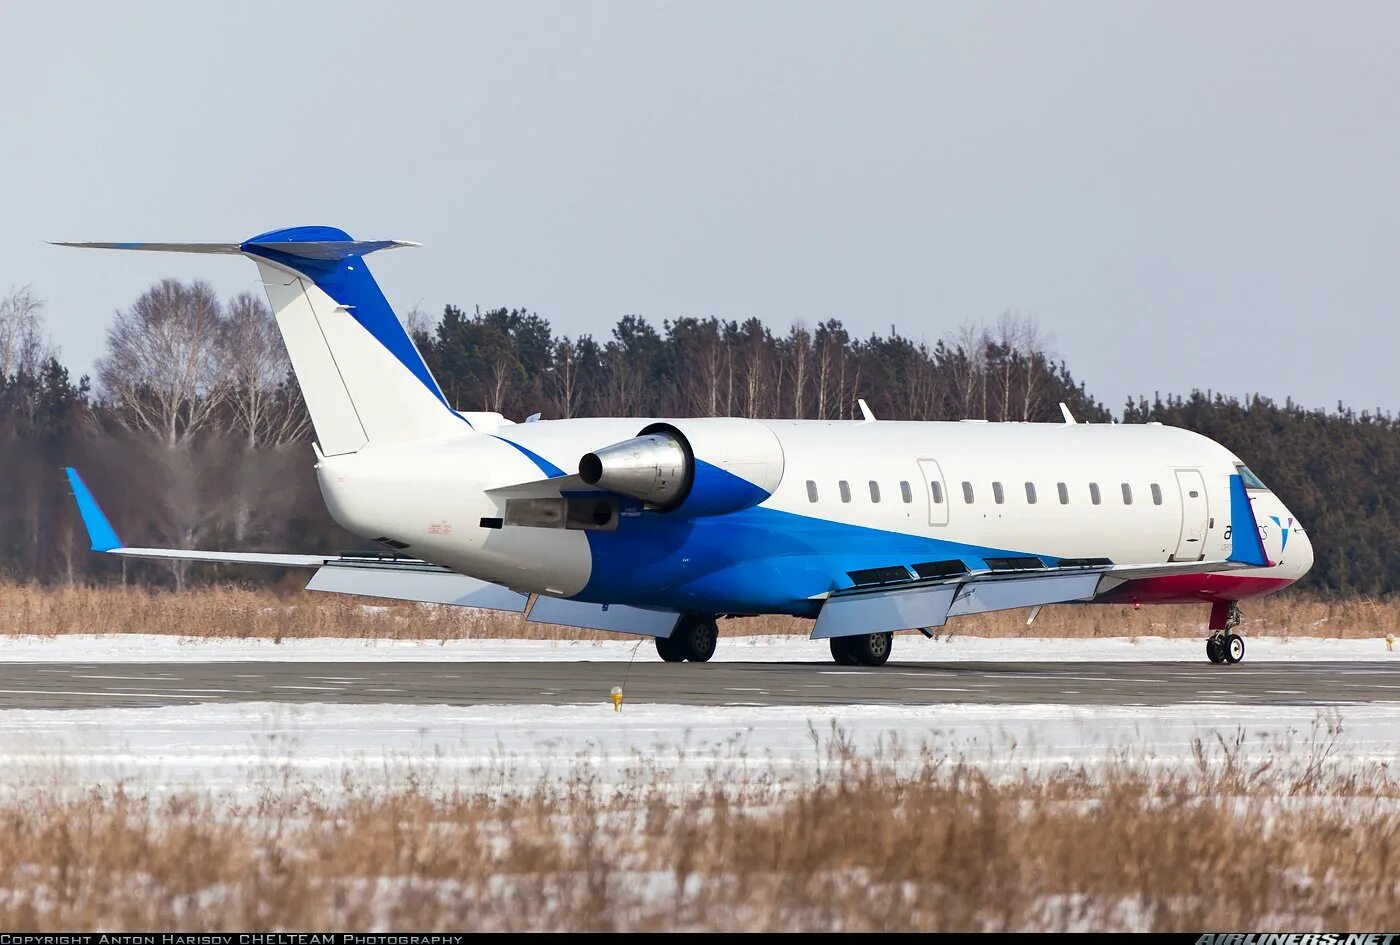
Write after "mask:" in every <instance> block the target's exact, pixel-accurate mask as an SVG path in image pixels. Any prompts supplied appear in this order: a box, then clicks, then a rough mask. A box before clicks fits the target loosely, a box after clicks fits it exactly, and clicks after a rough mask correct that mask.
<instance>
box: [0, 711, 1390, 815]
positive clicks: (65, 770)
mask: <svg viewBox="0 0 1400 945" xmlns="http://www.w3.org/2000/svg"><path fill="white" fill-rule="evenodd" d="M1329 726H1332V727H1336V726H1340V734H1339V735H1338V736H1337V740H1336V744H1335V746H1334V751H1333V754H1332V757H1333V759H1334V760H1337V761H1342V762H1345V763H1349V764H1354V763H1367V762H1390V761H1393V760H1394V759H1395V758H1396V757H1397V749H1400V711H1397V706H1396V705H1394V704H1367V705H1347V706H1343V707H1339V708H1336V709H1327V710H1322V711H1319V710H1318V709H1316V708H1310V707H1302V706H1299V707H1280V706H1225V705H1221V706H1202V705H1190V706H1172V707H1165V708H1163V707H1157V708H1139V707H1126V706H1125V707H1110V708H1085V707H1074V706H1062V705H1026V706H973V705H944V706H920V707H915V706H908V707H905V706H840V707H806V706H796V707H749V706H724V707H696V706H677V705H659V704H639V705H624V706H623V709H622V711H621V712H620V713H617V712H614V711H613V709H612V707H611V706H609V705H606V704H595V705H580V706H524V707H518V706H476V707H451V706H384V705H375V706H355V705H320V704H317V705H303V706H294V705H285V704H276V703H241V704H204V705H194V706H177V707H160V708H122V709H102V710H30V709H10V710H5V711H0V787H4V788H7V789H13V788H16V787H20V786H24V785H28V784H33V783H35V782H45V783H48V784H54V785H68V786H72V787H79V786H81V785H83V784H88V783H92V782H94V781H96V782H107V783H112V782H115V781H122V782H124V783H126V784H128V785H145V786H156V785H159V786H160V787H161V788H170V787H180V786H185V787H192V786H199V787H206V788H208V787H212V788H218V789H225V788H227V789H231V790H233V791H235V792H239V793H241V792H243V791H247V790H256V789H257V788H258V787H259V786H261V785H267V784H276V783H282V782H283V781H284V780H286V779H291V780H292V781H294V782H299V783H300V782H305V783H311V784H320V785H322V786H325V787H330V788H333V787H334V786H335V785H337V784H340V783H341V782H342V779H344V778H347V777H348V778H349V779H350V780H352V781H355V782H357V783H362V784H364V783H369V784H381V783H394V782H399V781H401V780H402V779H404V778H407V777H409V776H413V777H415V778H417V779H419V780H422V779H428V780H430V781H431V782H433V783H436V784H440V785H444V786H447V785H454V784H463V785H470V786H472V787H481V786H484V785H489V784H491V783H497V784H501V783H512V784H520V783H522V782H530V781H534V780H536V779H538V778H540V777H543V776H557V777H567V776H569V775H570V774H576V773H577V772H578V770H579V763H580V762H582V763H584V764H585V765H586V766H589V767H591V768H592V769H593V770H594V771H596V773H597V774H598V775H599V776H600V777H601V778H602V779H603V780H604V781H606V780H608V779H611V778H618V777H620V776H621V775H622V774H623V773H624V772H626V771H627V770H628V769H629V768H631V769H636V768H639V767H645V768H650V769H653V770H656V771H659V772H661V773H662V775H663V779H664V781H665V782H666V783H669V784H681V783H685V782H687V781H689V780H692V779H698V778H700V777H702V776H703V775H704V774H705V772H707V771H709V770H711V769H714V768H719V769H721V770H732V769H734V768H743V769H745V770H747V771H749V772H754V771H763V772H771V773H773V774H776V775H812V776H817V775H819V774H820V772H821V771H822V770H823V768H824V767H826V766H829V765H830V763H831V758H832V750H833V748H834V747H836V746H842V748H843V750H848V751H851V752H854V753H856V754H859V755H880V756H884V757H889V758H894V759H898V758H903V759H905V760H906V761H910V762H912V761H914V760H917V757H918V755H919V753H920V752H921V751H927V752H931V753H933V754H934V755H936V756H947V757H950V758H962V759H966V760H968V761H970V762H973V763H976V764H979V765H987V766H990V767H993V768H999V769H1004V768H1005V767H1006V766H1010V768H1011V769H1012V770H1019V769H1021V768H1022V767H1028V768H1030V769H1032V770H1034V771H1049V770H1054V769H1056V768H1057V767H1059V766H1061V765H1063V764H1078V763H1094V762H1101V761H1105V760H1111V759H1114V758H1124V757H1126V758H1128V759H1131V760H1137V761H1144V762H1160V761H1189V759H1190V758H1191V756H1192V751H1193V743H1194V742H1195V741H1196V740H1198V739H1199V740H1201V742H1202V743H1203V744H1204V745H1205V747H1206V749H1207V750H1208V751H1218V750H1219V746H1220V743H1221V740H1222V739H1223V740H1224V741H1225V742H1227V743H1234V742H1235V741H1236V739H1237V738H1238V739H1239V741H1240V749H1239V751H1240V754H1241V756H1242V757H1248V758H1259V757H1263V756H1266V755H1278V754H1279V753H1286V754H1288V755H1289V756H1293V757H1297V756H1299V755H1302V756H1307V755H1309V754H1310V753H1314V752H1317V751H1320V750H1321V748H1322V746H1323V745H1325V744H1327V742H1328V741H1329V738H1330V736H1329V735H1328V727H1329ZM838 733H839V734H838Z"/></svg>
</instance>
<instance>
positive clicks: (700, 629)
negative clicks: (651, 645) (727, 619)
mask: <svg viewBox="0 0 1400 945" xmlns="http://www.w3.org/2000/svg"><path fill="white" fill-rule="evenodd" d="M670 638H671V639H672V640H674V641H675V645H676V649H677V651H678V652H680V653H681V654H682V657H681V658H682V659H687V660H690V661H691V662H692V663H705V662H708V661H709V659H710V657H712V656H714V655H715V647H716V646H718V645H719V626H718V625H717V624H716V623H715V619H714V618H713V617H682V618H681V621H680V623H678V624H677V625H676V629H675V630H674V631H673V632H672V633H671V637H670ZM662 659H665V657H664V656H663V657H662Z"/></svg>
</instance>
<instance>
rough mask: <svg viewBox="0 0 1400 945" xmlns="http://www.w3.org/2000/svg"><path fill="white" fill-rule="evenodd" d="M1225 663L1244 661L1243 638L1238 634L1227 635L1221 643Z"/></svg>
mask: <svg viewBox="0 0 1400 945" xmlns="http://www.w3.org/2000/svg"><path fill="white" fill-rule="evenodd" d="M1223 649H1224V651H1225V662H1227V663H1238V662H1239V661H1240V660H1242V659H1244V637H1242V636H1240V635H1239V634H1238V633H1227V634H1225V639H1224V641H1223Z"/></svg>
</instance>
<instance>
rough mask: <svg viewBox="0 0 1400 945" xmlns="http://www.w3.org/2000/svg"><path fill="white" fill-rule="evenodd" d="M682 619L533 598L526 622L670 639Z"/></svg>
mask: <svg viewBox="0 0 1400 945" xmlns="http://www.w3.org/2000/svg"><path fill="white" fill-rule="evenodd" d="M680 618H681V615H680V614H679V613H677V612H676V611H674V610H656V609H653V608H650V607H632V606H629V605H624V604H589V603H586V602H584V601H580V600H566V599H564V598H562V597H543V596H541V597H536V598H535V604H534V606H533V607H531V608H530V614H529V616H528V617H527V618H526V619H527V620H529V621H530V622H531V623H552V624H559V625H561V626H566V627H586V628H588V629H590V630H610V631H612V632H613V633H630V634H633V635H634V636H643V637H669V636H670V635H671V632H672V631H673V630H675V629H676V621H678V620H680Z"/></svg>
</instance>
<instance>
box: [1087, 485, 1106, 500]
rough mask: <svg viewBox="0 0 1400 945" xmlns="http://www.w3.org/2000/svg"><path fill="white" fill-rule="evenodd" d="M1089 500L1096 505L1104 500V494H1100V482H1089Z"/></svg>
mask: <svg viewBox="0 0 1400 945" xmlns="http://www.w3.org/2000/svg"><path fill="white" fill-rule="evenodd" d="M1089 501H1090V502H1092V503H1094V504H1095V505H1098V504H1099V503H1101V502H1103V496H1101V495H1099V484H1098V483H1097V482H1091V483H1089Z"/></svg>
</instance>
